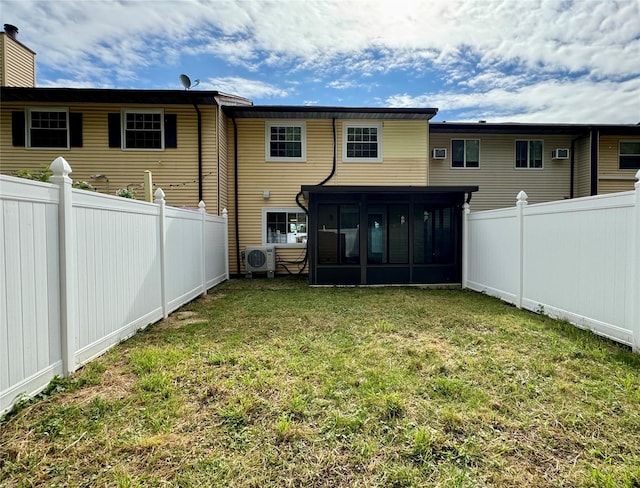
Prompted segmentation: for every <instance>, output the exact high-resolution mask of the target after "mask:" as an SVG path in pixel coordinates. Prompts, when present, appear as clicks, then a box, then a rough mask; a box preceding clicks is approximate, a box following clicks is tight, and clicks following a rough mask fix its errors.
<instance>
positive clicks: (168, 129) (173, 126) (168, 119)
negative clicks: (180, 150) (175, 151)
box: [164, 114, 178, 149]
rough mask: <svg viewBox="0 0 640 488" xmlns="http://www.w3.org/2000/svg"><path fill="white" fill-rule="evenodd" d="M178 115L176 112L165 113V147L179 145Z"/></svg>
mask: <svg viewBox="0 0 640 488" xmlns="http://www.w3.org/2000/svg"><path fill="white" fill-rule="evenodd" d="M177 119H178V117H177V115H176V114H165V115H164V147H165V149H166V148H168V147H178V120H177Z"/></svg>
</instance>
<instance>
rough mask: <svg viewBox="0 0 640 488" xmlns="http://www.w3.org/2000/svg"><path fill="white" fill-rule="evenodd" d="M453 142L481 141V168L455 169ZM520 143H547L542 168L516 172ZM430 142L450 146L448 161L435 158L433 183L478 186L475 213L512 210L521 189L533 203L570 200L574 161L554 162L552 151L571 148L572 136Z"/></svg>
mask: <svg viewBox="0 0 640 488" xmlns="http://www.w3.org/2000/svg"><path fill="white" fill-rule="evenodd" d="M452 139H479V140H480V167H479V168H451V140H452ZM516 140H542V141H543V168H542V169H537V168H536V169H520V168H518V169H516V167H515V141H516ZM430 143H431V147H446V148H447V159H443V160H436V159H431V161H430V169H429V184H430V185H434V186H439V185H478V187H479V190H478V192H476V193H474V194H473V198H472V200H471V208H472V210H473V211H478V210H487V209H494V208H503V207H511V206H513V205H515V202H516V195H517V194H518V192H520V191H521V190H524V191H525V192H526V193H527V195H528V197H529V199H528V201H529V203H539V202H546V201H551V200H561V199H563V198H568V197H569V194H570V187H569V186H570V171H571V163H570V160H568V159H567V160H552V159H551V151H552V150H553V149H556V148H570V147H571V137H570V136H538V135H535V134H531V135H517V136H516V135H505V134H500V135H498V134H488V135H485V134H482V135H478V134H431V141H430Z"/></svg>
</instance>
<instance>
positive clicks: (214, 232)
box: [205, 211, 229, 288]
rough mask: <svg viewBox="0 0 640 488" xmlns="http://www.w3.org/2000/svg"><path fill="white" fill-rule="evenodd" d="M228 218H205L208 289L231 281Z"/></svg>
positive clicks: (211, 216) (212, 216)
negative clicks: (228, 253)
mask: <svg viewBox="0 0 640 488" xmlns="http://www.w3.org/2000/svg"><path fill="white" fill-rule="evenodd" d="M225 212H226V211H225ZM226 230H227V217H226V214H225V216H224V217H217V216H214V215H207V216H206V217H205V242H206V243H207V247H206V249H205V252H206V257H205V269H206V273H205V280H206V287H207V288H211V287H212V286H215V285H217V284H218V283H222V282H223V281H225V280H227V279H229V269H228V261H227V260H228V255H227V240H228V236H227V231H226Z"/></svg>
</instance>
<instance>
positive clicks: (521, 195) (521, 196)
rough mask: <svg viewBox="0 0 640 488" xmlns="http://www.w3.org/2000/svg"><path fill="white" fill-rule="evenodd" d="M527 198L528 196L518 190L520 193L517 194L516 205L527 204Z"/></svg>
mask: <svg viewBox="0 0 640 488" xmlns="http://www.w3.org/2000/svg"><path fill="white" fill-rule="evenodd" d="M527 198H529V196H528V195H527V194H526V193H525V192H524V191H523V190H520V193H518V196H517V197H516V200H517V201H518V203H527Z"/></svg>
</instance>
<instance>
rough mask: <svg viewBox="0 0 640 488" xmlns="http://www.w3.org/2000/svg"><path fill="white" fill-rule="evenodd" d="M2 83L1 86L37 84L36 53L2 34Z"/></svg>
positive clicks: (0, 36)
mask: <svg viewBox="0 0 640 488" xmlns="http://www.w3.org/2000/svg"><path fill="white" fill-rule="evenodd" d="M0 56H1V58H0V66H1V68H0V69H1V72H0V82H1V83H0V84H1V86H24V87H34V86H35V85H36V61H35V53H34V52H33V51H31V50H30V49H28V48H26V47H25V46H23V45H22V44H21V43H20V42H18V41H16V40H15V39H12V38H11V37H9V36H8V35H6V34H5V33H4V32H3V33H1V34H0Z"/></svg>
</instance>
